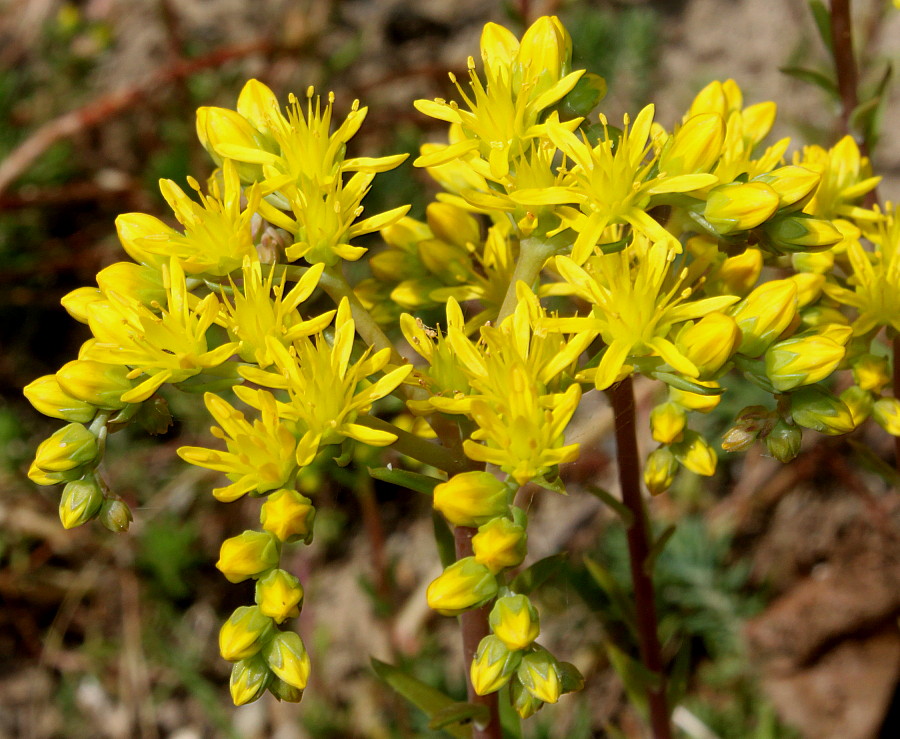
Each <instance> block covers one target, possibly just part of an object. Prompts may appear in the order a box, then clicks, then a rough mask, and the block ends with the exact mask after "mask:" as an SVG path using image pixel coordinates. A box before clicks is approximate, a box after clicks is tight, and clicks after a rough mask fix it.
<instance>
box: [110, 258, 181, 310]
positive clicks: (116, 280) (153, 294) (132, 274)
mask: <svg viewBox="0 0 900 739" xmlns="http://www.w3.org/2000/svg"><path fill="white" fill-rule="evenodd" d="M97 284H98V285H99V286H100V289H101V290H102V291H103V293H104V294H105V295H109V294H110V293H111V292H114V293H117V294H119V295H123V296H127V297H128V298H131V299H133V300H136V301H137V302H139V303H142V304H143V305H150V304H151V303H153V302H157V303H162V304H165V301H166V287H165V285H164V284H163V276H162V272H161V271H159V270H157V269H154V268H153V267H148V266H146V265H143V264H135V263H134V262H116V263H115V264H111V265H109V267H104V268H103V269H101V270H100V271H99V272H98V273H97Z"/></svg>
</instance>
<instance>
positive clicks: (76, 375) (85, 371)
mask: <svg viewBox="0 0 900 739" xmlns="http://www.w3.org/2000/svg"><path fill="white" fill-rule="evenodd" d="M128 374H129V371H128V368H127V367H123V366H121V365H115V364H106V363H104V362H95V361H93V360H90V359H76V360H74V361H72V362H67V363H66V364H64V365H63V366H62V367H61V368H60V369H59V370H58V371H57V372H56V380H57V382H59V386H60V388H62V390H63V391H64V392H66V393H68V394H69V395H71V396H73V397H75V398H78V399H79V400H81V401H84V402H85V403H90V404H91V405H94V406H97V407H98V408H104V409H106V410H119V409H120V408H124V407H125V403H123V402H122V400H121V397H122V395H124V394H125V393H127V392H128V391H129V390H131V388H132V387H133V386H134V383H133V382H132V381H131V380H129V379H128Z"/></svg>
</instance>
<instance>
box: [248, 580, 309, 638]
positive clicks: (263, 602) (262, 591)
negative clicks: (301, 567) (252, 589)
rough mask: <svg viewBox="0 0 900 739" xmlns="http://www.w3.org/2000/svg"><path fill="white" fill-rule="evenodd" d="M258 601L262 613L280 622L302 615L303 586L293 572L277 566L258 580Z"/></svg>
mask: <svg viewBox="0 0 900 739" xmlns="http://www.w3.org/2000/svg"><path fill="white" fill-rule="evenodd" d="M256 603H257V605H258V606H259V610H260V612H261V613H263V614H264V615H266V616H270V617H271V618H274V619H275V623H279V624H280V623H281V622H282V621H284V620H285V619H286V618H288V617H291V616H299V615H300V606H301V604H302V603H303V586H302V585H300V580H298V579H297V578H296V577H294V576H293V575H292V574H291V573H289V572H285V571H284V570H282V569H278V568H275V569H274V570H271V571H269V572H267V573H266V574H265V575H263V576H262V577H261V578H260V579H259V580H257V582H256Z"/></svg>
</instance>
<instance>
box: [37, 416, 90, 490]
mask: <svg viewBox="0 0 900 739" xmlns="http://www.w3.org/2000/svg"><path fill="white" fill-rule="evenodd" d="M99 453H100V450H99V448H98V446H97V437H96V436H94V434H93V433H91V432H90V431H89V430H88V429H87V427H85V426H84V425H83V424H80V423H70V424H69V425H68V426H63V427H62V428H61V429H59V430H57V431H56V432H54V433H53V434H52V435H51V436H50V438H48V439H45V440H44V441H42V442H41V444H40V446H38V448H37V452H36V454H35V457H34V467H35V468H37V469H38V470H40V471H41V472H49V473H66V472H73V471H76V470H78V468H80V467H83V466H84V465H87V464H90V463H92V462H94V461H95V460H96V459H97V455H98V454H99ZM28 476H29V477H31V472H30V471H29V473H28ZM32 479H34V478H33V477H32ZM39 484H40V483H39ZM51 484H52V483H51Z"/></svg>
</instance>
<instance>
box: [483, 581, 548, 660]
mask: <svg viewBox="0 0 900 739" xmlns="http://www.w3.org/2000/svg"><path fill="white" fill-rule="evenodd" d="M489 620H490V624H491V631H493V632H494V635H495V636H496V637H497V638H498V639H500V641H502V642H503V643H504V644H505V645H506V646H507V647H508V648H509V649H513V650H522V649H526V648H527V647H530V646H531V644H532V642H533V641H534V640H535V639H537V638H538V635H539V634H540V633H541V619H540V616H538V612H537V609H535V607H534V606H533V605H532V604H531V601H530V600H528V598H527V596H524V595H507V596H504V597H503V598H498V599H497V602H496V603H495V604H494V607H493V608H492V609H491V615H490V617H489Z"/></svg>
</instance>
